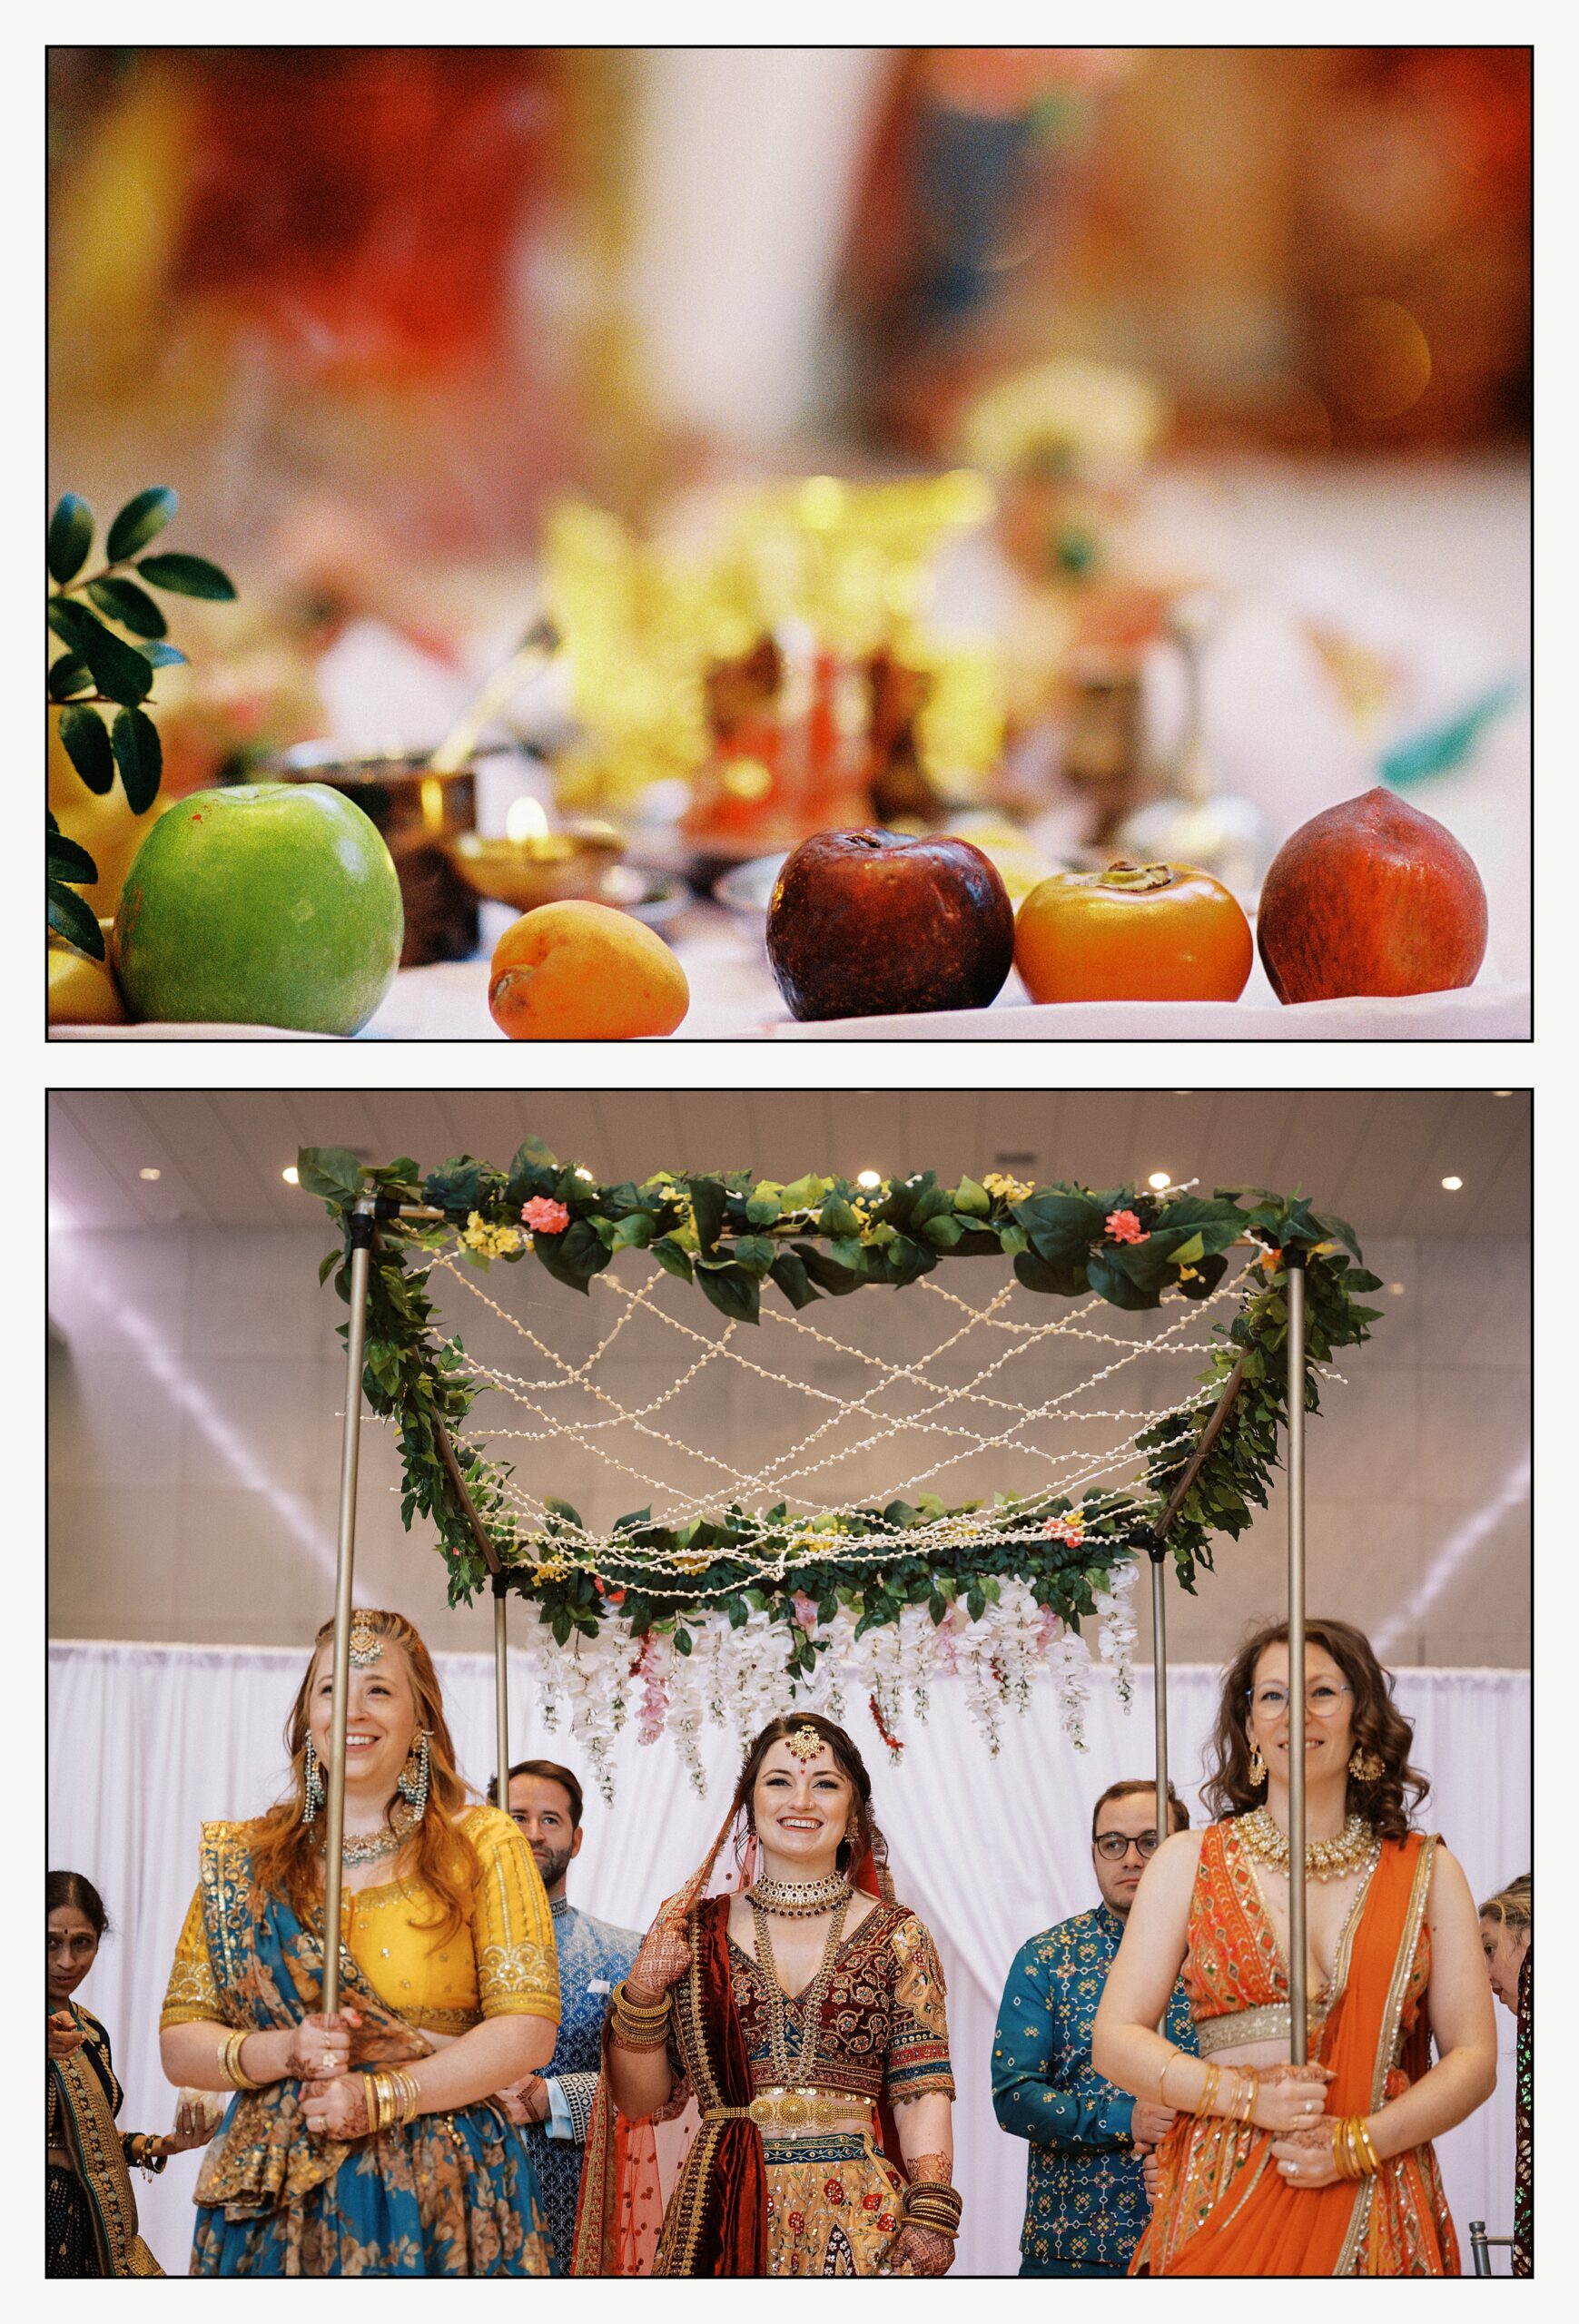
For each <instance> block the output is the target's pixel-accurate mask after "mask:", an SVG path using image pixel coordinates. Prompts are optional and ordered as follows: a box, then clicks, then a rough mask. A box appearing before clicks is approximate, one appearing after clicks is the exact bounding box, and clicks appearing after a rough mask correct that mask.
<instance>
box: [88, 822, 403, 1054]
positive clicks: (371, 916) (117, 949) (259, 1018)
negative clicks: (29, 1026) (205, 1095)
mask: <svg viewBox="0 0 1579 2324" xmlns="http://www.w3.org/2000/svg"><path fill="white" fill-rule="evenodd" d="M404 927H405V920H404V914H403V913H402V911H401V909H400V880H399V878H398V877H397V875H396V872H395V866H394V863H393V861H392V860H391V858H390V851H389V849H388V848H387V847H386V846H385V845H384V842H383V841H382V839H381V838H380V836H379V833H378V832H377V830H376V829H375V828H374V826H373V824H372V823H371V822H369V820H368V818H367V816H366V815H364V814H363V812H362V811H361V809H360V807H358V806H356V805H354V804H353V803H352V802H351V801H350V800H349V799H347V798H345V797H344V796H343V795H342V794H341V793H340V792H338V791H331V789H330V788H329V786H328V785H327V784H326V783H238V784H236V785H235V786H234V787H233V788H232V789H230V790H222V791H199V792H194V793H192V797H191V798H189V799H183V800H181V801H180V802H179V803H178V804H176V805H175V806H173V807H170V808H167V809H166V811H165V812H164V813H163V815H161V817H160V818H159V821H158V822H156V823H155V824H154V826H153V830H152V831H151V832H149V834H148V836H147V838H146V839H145V840H144V841H143V844H142V846H141V847H140V848H139V850H138V851H137V854H136V857H135V858H134V860H133V864H132V868H131V870H130V871H129V872H127V874H126V881H125V885H124V887H123V889H122V891H121V905H120V910H119V911H117V912H116V914H115V929H114V935H113V940H112V947H111V951H112V958H113V961H114V967H115V974H116V977H117V978H118V979H119V980H120V985H121V989H122V990H123V993H124V994H125V996H126V1001H127V1005H128V1007H129V1008H130V1009H131V1010H132V1013H133V1016H135V1017H139V1018H143V1019H159V1020H161V1021H164V1022H171V1023H182V1024H235V1025H279V1026H281V1027H284V1028H286V1029H289V1030H291V1031H292V1032H302V1033H354V1032H356V1031H358V1030H359V1029H360V1027H361V1026H363V1025H365V1024H366V1023H367V1021H368V1019H369V1018H370V1016H371V1015H372V1013H373V1011H374V1009H376V1008H377V1007H378V1005H379V1003H380V1000H382V999H383V997H384V995H385V993H386V992H388V990H389V989H390V981H391V980H392V979H393V977H394V973H395V970H396V968H397V966H398V965H399V962H400V940H401V937H402V935H403V933H404Z"/></svg>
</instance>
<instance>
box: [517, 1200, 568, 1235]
mask: <svg viewBox="0 0 1579 2324" xmlns="http://www.w3.org/2000/svg"><path fill="white" fill-rule="evenodd" d="M521 1216H522V1217H523V1218H524V1219H525V1221H526V1223H527V1225H528V1226H529V1227H530V1228H531V1230H532V1232H533V1234H534V1235H563V1233H564V1232H565V1229H566V1228H567V1226H569V1224H570V1214H569V1212H568V1211H567V1209H566V1207H565V1206H564V1204H563V1203H562V1202H555V1201H554V1199H553V1197H552V1196H549V1195H534V1196H532V1199H531V1201H530V1202H524V1203H523V1204H522V1205H521Z"/></svg>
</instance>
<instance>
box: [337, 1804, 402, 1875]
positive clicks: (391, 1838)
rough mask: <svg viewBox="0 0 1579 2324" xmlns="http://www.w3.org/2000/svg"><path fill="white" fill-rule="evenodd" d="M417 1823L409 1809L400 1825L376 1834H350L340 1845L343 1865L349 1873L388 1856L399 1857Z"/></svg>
mask: <svg viewBox="0 0 1579 2324" xmlns="http://www.w3.org/2000/svg"><path fill="white" fill-rule="evenodd" d="M401 1806H402V1807H404V1806H405V1803H404V1801H402V1802H401ZM397 1813H399V1810H397ZM415 1821H416V1818H415V1817H413V1816H412V1815H411V1814H410V1810H409V1809H408V1810H407V1813H406V1815H405V1816H404V1817H402V1819H401V1821H400V1823H399V1824H385V1825H382V1826H381V1827H380V1829H379V1830H378V1831H376V1832H348V1833H347V1834H346V1836H345V1837H344V1838H343V1839H342V1840H341V1842H340V1862H341V1864H343V1865H344V1866H346V1868H347V1870H348V1871H349V1870H350V1869H351V1868H352V1867H354V1866H357V1865H361V1864H377V1863H378V1862H379V1861H380V1858H382V1857H384V1856H398V1855H399V1854H400V1850H401V1849H402V1848H403V1847H404V1846H405V1845H406V1842H407V1841H408V1840H409V1839H410V1837H411V1827H412V1825H413V1824H414V1823H415Z"/></svg>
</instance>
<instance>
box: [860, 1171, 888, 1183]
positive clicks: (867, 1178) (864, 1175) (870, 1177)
mask: <svg viewBox="0 0 1579 2324" xmlns="http://www.w3.org/2000/svg"><path fill="white" fill-rule="evenodd" d="M855 1184H856V1185H857V1186H858V1187H880V1186H881V1185H882V1184H883V1181H882V1179H881V1178H880V1177H878V1175H877V1173H876V1171H875V1170H862V1171H860V1172H859V1173H858V1174H857V1177H856V1179H855Z"/></svg>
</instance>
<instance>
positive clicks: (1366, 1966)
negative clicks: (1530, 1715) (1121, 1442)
mask: <svg viewBox="0 0 1579 2324" xmlns="http://www.w3.org/2000/svg"><path fill="white" fill-rule="evenodd" d="M1306 1638H1307V1648H1306V1768H1307V1777H1306V1783H1307V1788H1306V1804H1307V1816H1306V1877H1307V1883H1308V1886H1307V1947H1308V1955H1309V1958H1308V1963H1307V1994H1308V2004H1307V2005H1308V2017H1309V2022H1308V2045H1309V2046H1308V2063H1306V2064H1304V2065H1298V2066H1297V2065H1293V2064H1291V2063H1289V2062H1288V2051H1289V2000H1288V1952H1287V1946H1288V1871H1287V1866H1288V1633H1287V1630H1286V1628H1285V1627H1284V1626H1283V1625H1280V1624H1279V1625H1268V1626H1267V1627H1266V1628H1264V1629H1262V1630H1259V1631H1258V1633H1257V1634H1256V1636H1255V1637H1253V1638H1252V1639H1251V1640H1249V1641H1248V1644H1247V1646H1246V1647H1245V1648H1244V1649H1242V1651H1241V1652H1240V1653H1239V1656H1238V1657H1237V1658H1236V1659H1235V1661H1234V1662H1233V1663H1232V1664H1231V1665H1230V1667H1229V1669H1228V1671H1227V1672H1226V1673H1225V1676H1224V1684H1223V1694H1222V1701H1221V1706H1220V1708H1219V1717H1218V1726H1217V1733H1216V1737H1215V1744H1216V1751H1217V1760H1218V1764H1217V1768H1216V1771H1215V1773H1214V1774H1213V1775H1212V1776H1211V1777H1209V1781H1208V1783H1207V1786H1206V1797H1207V1799H1208V1802H1209V1805H1210V1806H1211V1807H1213V1809H1214V1810H1215V1811H1216V1813H1217V1814H1218V1816H1219V1818H1220V1820H1219V1821H1218V1822H1216V1823H1213V1824H1211V1825H1209V1826H1208V1827H1206V1829H1205V1830H1204V1831H1199V1832H1188V1833H1181V1834H1179V1836H1178V1837H1177V1838H1175V1839H1172V1840H1169V1841H1168V1842H1167V1843H1165V1845H1164V1846H1163V1847H1161V1848H1160V1849H1159V1851H1158V1853H1157V1855H1156V1856H1154V1857H1153V1858H1152V1862H1151V1865H1150V1866H1149V1867H1148V1869H1147V1873H1146V1876H1145V1878H1144V1879H1143V1880H1142V1882H1141V1884H1140V1891H1139V1893H1138V1895H1137V1896H1136V1900H1135V1904H1134V1905H1133V1906H1132V1907H1131V1911H1130V1921H1129V1925H1128V1926H1127V1928H1126V1931H1125V1935H1124V1941H1123V1944H1122V1945H1120V1951H1119V1956H1118V1959H1117V1961H1116V1962H1115V1963H1114V1965H1113V1968H1112V1970H1111V1972H1110V1975H1109V1979H1108V1984H1107V1989H1106V1992H1105V1994H1104V1995H1103V1998H1102V2003H1101V2006H1100V2010H1099V2012H1098V2015H1097V2024H1096V2034H1095V2045H1094V2047H1095V2063H1096V2066H1097V2070H1098V2072H1099V2073H1105V2074H1107V2075H1108V2076H1109V2077H1110V2079H1111V2080H1112V2081H1114V2082H1116V2083H1118V2084H1119V2085H1120V2088H1122V2089H1125V2090H1130V2091H1132V2092H1134V2093H1135V2094H1136V2095H1137V2096H1144V2097H1146V2098H1149V2099H1151V2100H1154V2101H1156V2100H1158V2099H1159V2084H1161V2085H1162V2088H1161V2096H1160V2103H1162V2104H1164V2105H1167V2106H1171V2107H1173V2108H1174V2109H1176V2110H1177V2111H1176V2112H1175V2115H1174V2120H1173V2122H1172V2126H1171V2128H1170V2129H1169V2132H1168V2133H1167V2135H1166V2136H1165V2138H1164V2139H1163V2141H1162V2142H1161V2144H1160V2147H1159V2148H1158V2150H1157V2154H1156V2159H1155V2177H1156V2182H1157V2183H1156V2198H1155V2204H1154V2209H1153V2211H1152V2216H1151V2221H1150V2225H1149V2227H1148V2228H1147V2230H1146V2232H1145V2234H1144V2235H1143V2236H1142V2238H1141V2240H1140V2245H1139V2247H1138V2248H1137V2250H1136V2253H1135V2257H1134V2260H1133V2262H1132V2264H1131V2272H1132V2273H1134V2274H1136V2275H1169V2276H1176V2275H1177V2276H1185V2275H1204V2276H1230V2275H1231V2276H1238V2275H1247V2276H1248V2275H1256V2276H1303V2275H1320V2276H1325V2275H1374V2276H1395V2275H1456V2274H1457V2273H1458V2272H1459V2264H1458V2247H1457V2242H1456V2237H1455V2235H1454V2231H1453V2222H1452V2220H1451V2219H1450V2217H1449V2216H1448V2211H1447V2205H1446V2198H1445V2196H1444V2193H1443V2189H1442V2181H1441V2177H1440V2174H1439V2172H1438V2171H1437V2168H1436V2156H1435V2154H1434V2152H1433V2151H1432V2147H1431V2143H1430V2142H1431V2140H1432V2138H1433V2137H1435V2136H1436V2135H1437V2134H1439V2133H1440V2132H1443V2131H1445V2130H1448V2129H1450V2128H1451V2127H1452V2126H1453V2124H1454V2123H1456V2122H1462V2121H1463V2120H1464V2118H1465V2117H1466V2115H1467V2114H1469V2113H1471V2112H1473V2111H1474V2109H1475V2107H1476V2106H1478V2105H1480V2104H1481V2103H1482V2102H1484V2100H1485V2099H1486V2098H1487V2097H1489V2095H1490V2093H1491V2091H1492V2088H1493V2086H1494V2083H1495V2034H1494V2032H1493V2028H1492V2024H1491V2012H1490V2007H1489V2003H1488V2000H1487V1997H1486V1991H1485V1971H1484V1966H1483V1965H1481V1964H1480V1962H1479V1929H1478V1924H1477V1923H1476V1921H1475V1906H1474V1903H1473V1901H1472V1899H1471V1896H1470V1892H1469V1888H1468V1886H1467V1884H1466V1881H1465V1878H1464V1875H1463V1873H1462V1872H1461V1871H1460V1869H1459V1867H1458V1866H1457V1864H1456V1861H1455V1860H1454V1858H1453V1857H1452V1856H1450V1855H1449V1853H1448V1851H1447V1849H1446V1847H1445V1846H1444V1845H1443V1844H1442V1842H1441V1841H1440V1840H1439V1839H1437V1838H1435V1837H1427V1836H1426V1835H1424V1834H1422V1833H1419V1832H1416V1831H1413V1830H1411V1829H1410V1828H1409V1823H1408V1816H1407V1811H1406V1805H1405V1795H1406V1791H1407V1792H1408V1793H1409V1794H1410V1795H1412V1800H1413V1802H1415V1803H1417V1801H1418V1799H1419V1798H1420V1797H1422V1796H1423V1794H1424V1792H1425V1790H1426V1783H1425V1780H1424V1778H1423V1777H1420V1776H1419V1775H1417V1774H1416V1772H1415V1770H1414V1769H1412V1768H1410V1767H1409V1765H1408V1748H1409V1743H1410V1740H1411V1735H1412V1730H1411V1728H1410V1727H1409V1724H1408V1722H1407V1720H1406V1719H1405V1718H1403V1716H1402V1714H1401V1713H1400V1712H1399V1711H1398V1710H1397V1709H1396V1706H1395V1704H1394V1703H1393V1700H1392V1690H1391V1683H1390V1681H1389V1679H1388V1678H1387V1674H1386V1672H1385V1671H1383V1669H1381V1667H1380V1665H1379V1664H1378V1663H1377V1659H1376V1656H1375V1655H1374V1653H1373V1652H1372V1650H1371V1648H1370V1644H1369V1641H1368V1640H1367V1639H1366V1638H1365V1637H1364V1636H1363V1635H1362V1633H1361V1632H1360V1631H1358V1630H1354V1629H1352V1628H1351V1627H1350V1626H1349V1625H1348V1624H1347V1623H1344V1622H1312V1623H1310V1624H1308V1626H1307V1631H1306ZM1181 1967H1182V1971H1183V1976H1184V1983H1185V1988H1186V1991H1187V1992H1188V1993H1189V1997H1190V2005H1191V2013H1192V2014H1193V2016H1194V2018H1195V2021H1196V2026H1197V2030H1198V2037H1199V2047H1200V2055H1199V2058H1189V2057H1187V2056H1186V2055H1185V2054H1184V2053H1181V2052H1179V2051H1177V2050H1175V2049H1174V2048H1173V2046H1172V2045H1171V2043H1168V2042H1166V2041H1165V2040H1164V2039H1163V2038H1162V2036H1161V2035H1160V2033H1158V2032H1157V2031H1156V2026H1157V2023H1158V2020H1159V2019H1160V2015H1161V2013H1162V2007H1163V2004H1165V2002H1166V2000H1167V1997H1168V1994H1169V1991H1170V1990H1171V1988H1172V1984H1173V1980H1174V1979H1175V1977H1177V1976H1178V1974H1179V1971H1180V1968H1181ZM1476 1967H1479V1968H1480V1981H1479V1983H1478V1984H1476V1983H1475V1975H1474V1972H1475V1969H1476ZM1433 2040H1435V2043H1436V2050H1437V2053H1438V2054H1437V2060H1436V2064H1435V2065H1433V2064H1432V2063H1431V2060H1430V2048H1431V2043H1432V2042H1433Z"/></svg>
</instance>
